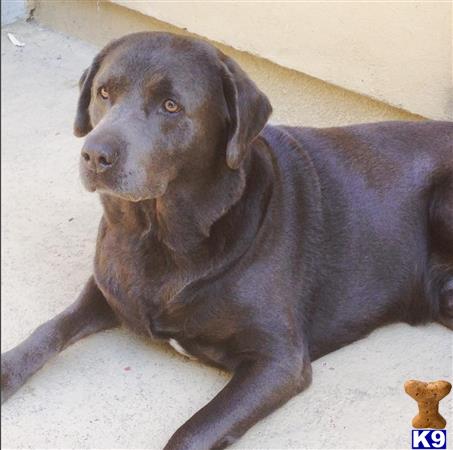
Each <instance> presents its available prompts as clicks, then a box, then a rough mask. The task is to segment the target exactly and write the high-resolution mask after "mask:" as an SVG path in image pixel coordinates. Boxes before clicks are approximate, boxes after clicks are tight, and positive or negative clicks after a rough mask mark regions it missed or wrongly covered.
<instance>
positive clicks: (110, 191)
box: [80, 167, 167, 203]
mask: <svg viewBox="0 0 453 450" xmlns="http://www.w3.org/2000/svg"><path fill="white" fill-rule="evenodd" d="M109 175H110V174H109ZM80 177H81V180H82V184H83V186H84V188H85V189H86V190H87V191H88V192H97V193H99V194H107V195H111V196H113V197H117V198H120V199H122V200H126V201H129V202H134V203H136V202H141V201H145V200H151V199H156V198H159V197H161V196H162V195H164V194H165V192H166V190H167V183H166V182H156V183H155V185H154V186H146V187H141V188H140V186H134V189H131V188H130V184H131V183H128V182H127V181H128V180H127V179H126V178H125V177H122V176H121V175H117V176H116V177H115V178H119V179H120V181H122V184H121V183H120V184H119V183H118V180H117V179H115V180H110V179H109V178H110V176H108V177H106V174H103V173H94V172H92V171H89V170H86V169H85V168H84V167H81V169H80Z"/></svg>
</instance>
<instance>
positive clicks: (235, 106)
mask: <svg viewBox="0 0 453 450" xmlns="http://www.w3.org/2000/svg"><path fill="white" fill-rule="evenodd" d="M220 59H221V61H222V63H223V69H224V75H223V91H224V95H225V99H226V103H227V106H228V113H229V119H230V132H229V136H228V143H227V148H226V162H227V164H228V166H229V167H230V168H231V169H237V168H239V166H240V165H241V162H242V160H243V158H244V156H245V154H246V153H247V148H248V147H249V145H250V143H251V142H252V141H253V139H254V138H256V136H258V134H259V133H260V131H261V130H262V129H263V128H264V125H266V122H267V119H268V118H269V116H270V114H271V112H272V106H271V104H270V103H269V100H268V98H267V97H266V96H265V95H264V94H263V93H262V92H261V91H260V90H259V89H258V88H257V87H256V85H255V83H254V82H253V81H252V80H251V79H250V78H249V77H248V76H247V74H246V73H245V72H244V71H243V70H242V69H241V68H240V67H239V65H238V64H237V63H235V62H234V61H233V60H232V59H231V58H229V57H227V56H225V55H224V54H220Z"/></svg>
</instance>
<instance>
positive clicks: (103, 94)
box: [99, 86, 109, 100]
mask: <svg viewBox="0 0 453 450" xmlns="http://www.w3.org/2000/svg"><path fill="white" fill-rule="evenodd" d="M99 95H100V96H101V98H103V99H104V100H107V99H108V98H109V93H108V92H107V89H106V88H105V87H104V86H102V87H101V88H100V89H99Z"/></svg>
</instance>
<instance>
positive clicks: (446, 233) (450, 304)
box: [429, 175, 453, 330]
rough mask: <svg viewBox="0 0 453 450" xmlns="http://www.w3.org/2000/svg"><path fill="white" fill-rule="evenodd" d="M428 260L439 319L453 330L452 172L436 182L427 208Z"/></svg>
mask: <svg viewBox="0 0 453 450" xmlns="http://www.w3.org/2000/svg"><path fill="white" fill-rule="evenodd" d="M429 231H430V243H431V262H432V272H433V274H434V282H433V285H434V286H433V287H434V290H435V292H434V295H435V297H437V298H438V301H439V308H438V310H439V317H438V321H439V322H440V323H442V324H443V325H445V326H446V327H448V328H450V329H452V330H453V175H450V176H449V177H448V178H444V179H443V180H442V182H440V183H438V185H437V186H436V189H435V191H434V195H433V199H432V202H431V208H430V222H429Z"/></svg>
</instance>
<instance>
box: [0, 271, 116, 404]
mask: <svg viewBox="0 0 453 450" xmlns="http://www.w3.org/2000/svg"><path fill="white" fill-rule="evenodd" d="M117 325H119V322H118V320H117V318H116V317H115V315H114V313H113V311H112V310H111V309H110V306H109V305H108V304H107V302H106V300H105V298H104V296H103V294H102V293H101V291H100V290H99V288H98V287H97V285H96V282H95V281H94V278H93V277H91V278H90V279H89V280H88V282H87V284H86V285H85V288H84V289H83V291H82V293H81V294H80V296H79V298H78V299H77V300H76V301H75V302H74V303H73V304H72V305H71V306H69V307H68V308H67V309H65V310H64V311H63V312H62V313H60V314H59V315H57V316H55V317H54V318H53V319H51V320H49V321H48V322H46V323H44V324H42V325H41V326H39V327H38V328H37V329H36V330H35V331H34V332H33V333H32V334H31V335H30V336H29V337H28V338H27V339H25V341H23V342H22V343H21V344H19V345H18V346H17V347H15V348H13V349H12V350H9V351H8V352H6V353H3V354H2V361H1V387H2V391H1V396H2V402H3V401H5V400H6V399H8V398H9V397H10V396H11V395H12V394H14V393H15V392H16V391H17V390H18V389H19V388H20V387H21V386H22V385H23V384H24V383H25V382H26V381H27V379H28V378H30V377H31V376H32V375H33V374H34V373H35V372H36V371H38V370H39V369H40V368H41V367H42V366H44V364H45V363H46V362H47V361H48V360H49V359H51V358H52V357H53V356H55V355H57V354H58V353H60V352H61V351H62V350H64V349H65V348H66V347H67V346H68V345H70V344H72V343H74V342H76V341H78V340H79V339H81V338H83V337H85V336H88V335H89V334H92V333H95V332H97V331H101V330H105V329H107V328H112V327H115V326H117Z"/></svg>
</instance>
